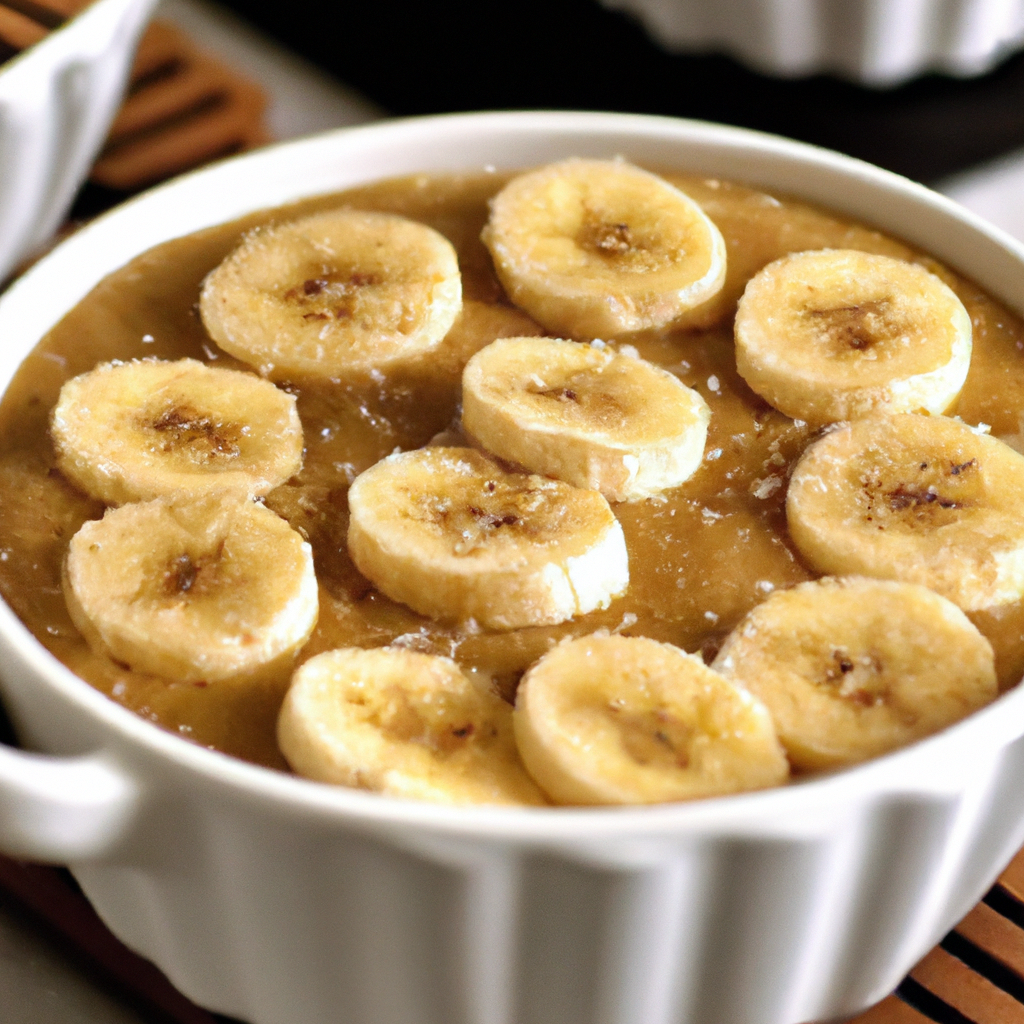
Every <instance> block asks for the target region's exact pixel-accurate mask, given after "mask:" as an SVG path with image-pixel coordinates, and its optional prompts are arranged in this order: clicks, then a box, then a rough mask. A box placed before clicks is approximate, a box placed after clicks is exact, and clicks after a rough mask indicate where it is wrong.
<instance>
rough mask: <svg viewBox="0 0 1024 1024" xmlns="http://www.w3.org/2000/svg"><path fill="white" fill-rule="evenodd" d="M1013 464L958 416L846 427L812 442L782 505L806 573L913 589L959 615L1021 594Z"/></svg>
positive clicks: (1023, 467)
mask: <svg viewBox="0 0 1024 1024" xmlns="http://www.w3.org/2000/svg"><path fill="white" fill-rule="evenodd" d="M1021 509H1024V456H1021V455H1019V454H1018V453H1017V452H1015V451H1014V450H1013V449H1012V448H1010V447H1009V446H1008V445H1005V444H1003V443H1002V442H1001V441H997V440H996V439H995V438H992V437H988V436H986V435H984V434H980V433H978V432H976V431H974V430H972V429H971V428H970V427H968V426H967V425H966V424H964V423H961V422H960V421H959V420H954V419H949V418H947V417H944V416H920V415H913V414H907V413H904V414H897V415H894V416H871V417H866V418H864V419H860V420H854V421H853V422H852V423H849V424H847V425H845V426H843V427H840V428H839V429H836V430H833V431H832V432H831V433H828V434H826V435H825V436H823V437H821V438H820V439H819V440H817V441H815V442H814V444H812V445H811V446H810V447H809V448H808V449H807V451H806V452H805V453H804V455H803V457H802V458H801V459H800V461H799V462H798V463H797V466H796V468H795V470H794V471H793V476H792V479H791V480H790V484H789V491H788V494H787V497H786V516H787V520H788V524H789V531H790V534H791V535H792V538H793V541H794V542H795V543H796V546H797V547H798V548H799V550H800V553H801V554H802V555H803V557H804V559H805V560H806V561H807V562H808V563H809V564H810V565H811V567H812V568H814V569H816V570H817V571H818V572H821V573H827V574H833V575H864V576H873V577H876V578H879V579H894V580H904V581H906V582H908V583H920V584H922V585H923V586H926V587H929V588H931V589H932V590H934V591H935V592H936V593H939V594H941V595H942V596H943V597H947V598H949V600H951V601H953V602H954V603H955V604H957V605H959V607H961V608H963V609H964V610H966V611H974V610H980V609H983V608H991V607H993V606H996V605H1003V604H1008V603H1010V602H1013V601H1016V600H1017V599H1018V598H1020V597H1021V596H1022V595H1024V518H1022V515H1021Z"/></svg>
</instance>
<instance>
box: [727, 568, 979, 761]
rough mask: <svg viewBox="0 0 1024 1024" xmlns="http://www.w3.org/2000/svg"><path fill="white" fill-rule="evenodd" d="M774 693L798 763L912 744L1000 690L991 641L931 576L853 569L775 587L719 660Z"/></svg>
mask: <svg viewBox="0 0 1024 1024" xmlns="http://www.w3.org/2000/svg"><path fill="white" fill-rule="evenodd" d="M711 667H712V668H713V669H715V670H716V671H717V672H721V673H722V674H723V675H724V676H725V677H726V678H728V679H731V680H733V681H734V682H736V683H738V684H740V685H742V686H745V687H746V688H747V689H748V690H750V691H751V693H753V694H754V695H755V696H757V697H759V698H760V699H761V700H762V701H764V703H765V704H766V705H767V707H768V710H769V711H770V712H771V715H772V718H773V719H774V721H775V728H776V729H777V730H778V734H779V739H780V740H782V745H783V746H784V747H785V748H786V752H787V753H788V754H789V758H790V761H791V762H792V764H793V766H794V767H795V768H802V769H807V770H814V769H823V768H841V767H843V766H845V765H851V764H857V763H858V762H860V761H866V760H867V759H868V758H871V757H877V756H878V755H879V754H884V753H886V752H887V751H890V750H895V749H897V748H899V747H902V746H906V744H908V743H912V742H913V741H914V740H918V739H921V738H922V737H924V736H929V735H931V734H932V733H934V732H938V730H939V729H943V728H945V727H946V726H947V725H952V724H953V723H954V722H957V721H959V720H960V719H961V718H964V717H965V716H966V715H969V714H970V713H971V712H972V711H976V710H977V709H978V708H980V707H983V706H984V705H985V704H988V703H989V702H990V701H992V700H994V699H995V697H996V696H997V689H996V677H995V667H994V665H993V658H992V648H991V647H990V646H989V643H988V641H987V640H986V639H985V638H984V637H983V636H982V635H981V634H980V633H979V632H978V630H977V629H976V628H975V627H974V626H973V625H972V623H971V622H970V620H969V619H968V618H967V616H966V615H964V613H963V612H962V611H960V609H959V608H957V607H956V606H955V605H954V604H952V603H951V602H949V601H947V600H946V599H945V598H942V597H939V596H938V594H935V593H933V592H932V591H930V590H927V589H925V588H924V587H921V586H917V585H916V584H913V583H893V582H889V581H883V580H868V579H863V578H856V577H850V578H846V579H822V580H817V581H816V582H813V583H802V584H800V585H799V586H796V587H794V588H793V589H792V590H783V591H777V592H776V593H774V594H772V595H771V597H769V598H768V599H767V600H766V601H765V602H764V603H763V604H760V605H758V606H757V607H756V608H754V610H753V611H752V612H750V614H749V615H747V617H746V618H745V619H744V620H743V621H742V622H741V623H740V624H739V625H738V626H737V627H736V628H735V629H734V630H733V632H732V633H731V634H730V635H729V637H728V638H727V639H726V642H725V644H724V646H723V647H722V649H721V651H720V652H719V654H718V657H717V658H716V659H715V662H714V664H713V665H712V666H711Z"/></svg>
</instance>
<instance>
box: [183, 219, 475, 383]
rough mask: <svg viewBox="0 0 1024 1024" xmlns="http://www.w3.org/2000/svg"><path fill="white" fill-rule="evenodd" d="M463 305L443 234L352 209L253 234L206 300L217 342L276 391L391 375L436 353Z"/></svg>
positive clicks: (220, 271) (212, 282)
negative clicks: (281, 385)
mask: <svg viewBox="0 0 1024 1024" xmlns="http://www.w3.org/2000/svg"><path fill="white" fill-rule="evenodd" d="M461 306H462V281H461V278H460V276H459V265H458V259H457V257H456V255H455V250H454V249H453V248H452V245H451V243H450V242H449V241H448V240H447V239H446V238H445V237H444V236H443V235H440V234H438V232H436V231H434V230H433V229H432V228H428V227H427V226H426V225H424V224H419V223H417V222H415V221H411V220H406V219H405V218H404V217H397V216H394V215H392V214H385V213H366V212H363V211H360V210H347V209H341V210H330V211H328V212H326V213H317V214H314V215H313V216H310V217H304V218H302V219H301V220H296V221H292V222H290V223H287V224H280V225H277V226H275V227H270V228H265V229H263V230H258V231H254V232H252V233H251V234H250V235H248V236H247V237H246V238H245V239H244V240H243V242H242V244H241V245H239V247H238V248H237V249H236V250H235V251H234V252H233V253H231V255H230V256H228V257H227V259H225V260H224V262H223V263H221V264H220V266H219V267H217V268H216V269H215V270H214V271H212V272H211V273H210V274H209V275H208V276H207V278H206V281H205V282H204V283H203V290H202V294H201V296H200V300H199V311H200V313H201V315H202V318H203V323H204V324H205V325H206V329H207V331H209V333H210V337H211V338H213V340H214V341H215V342H217V344H218V345H220V347H221V348H223V349H224V350H225V351H226V352H230V353H231V354H232V355H233V356H235V357H237V358H238V359H241V360H242V361H243V362H246V363H249V364H250V365H252V366H255V367H257V368H258V369H259V371H260V373H262V374H263V375H264V376H266V377H270V378H271V379H273V380H292V379H294V380H303V379H306V380H309V379H312V380H324V379H335V378H343V377H346V376H349V375H352V374H366V373H369V372H371V371H374V370H377V371H380V372H387V371H388V370H389V369H392V368H394V367H395V366H396V365H398V364H401V363H403V362H406V361H409V360H413V359H416V358H418V357H421V356H423V355H424V354H425V353H428V352H430V351H432V350H433V349H435V348H436V347H437V346H438V345H439V344H440V343H441V341H442V339H443V338H444V336H445V335H446V334H447V333H448V329H449V328H450V327H451V326H452V324H453V323H454V322H455V318H456V317H457V316H458V314H459V310H460V308H461Z"/></svg>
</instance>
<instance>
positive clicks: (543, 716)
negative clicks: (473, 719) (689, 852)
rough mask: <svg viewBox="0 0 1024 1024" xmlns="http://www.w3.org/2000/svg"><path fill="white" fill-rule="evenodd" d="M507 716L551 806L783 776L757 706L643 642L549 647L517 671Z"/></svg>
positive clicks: (678, 793) (667, 796) (604, 639)
mask: <svg viewBox="0 0 1024 1024" xmlns="http://www.w3.org/2000/svg"><path fill="white" fill-rule="evenodd" d="M514 721H515V730H516V742H517V743H518V744H519V752H520V755H521V756H522V758H523V762H524V764H525V765H526V769H527V771H529V773H530V774H531V775H532V776H533V777H534V779H536V781H537V783H538V784H539V785H540V787H541V789H543V790H544V792H545V793H547V794H548V796H549V797H551V798H552V799H553V800H554V801H555V802H557V803H565V804H627V803H628V804H632V803H661V802H663V801H668V800H692V799H695V798H697V797H706V796H716V795H719V794H724V793H736V792H739V791H742V790H748V789H762V788H764V787H766V786H775V785H778V784H779V783H781V782H784V781H785V779H786V776H787V775H788V774H789V765H788V764H787V763H786V757H785V755H784V754H783V752H782V747H781V746H780V745H779V741H778V740H777V739H776V736H775V729H774V728H773V726H772V721H771V718H770V717H769V715H768V712H767V711H766V710H765V708H764V706H763V705H762V704H761V702H760V701H758V700H757V699H755V698H754V697H752V696H751V695H750V694H749V693H747V692H746V691H745V690H743V689H742V688H740V687H738V686H736V685H735V684H733V683H731V682H729V681H728V680H726V679H723V678H722V677H721V676H720V675H718V674H716V673H714V672H712V671H711V670H710V669H709V668H707V666H705V664H704V662H703V661H701V659H700V658H698V657H695V656H694V655H691V654H686V653H685V652H683V651H681V650H679V648H677V647H672V646H670V645H669V644H662V643H658V642H657V641H655V640H648V639H647V638H645V637H624V636H601V635H596V634H595V635H593V636H588V637H583V638H582V639H579V640H572V641H570V642H568V643H563V644H560V645H559V646H558V647H556V648H554V650H552V651H550V652H549V653H548V654H546V655H544V657H543V658H541V659H540V661H538V662H537V664H536V665H534V666H533V667H532V668H531V669H530V670H529V671H528V672H527V673H526V675H525V676H524V677H523V679H522V682H521V683H520V684H519V691H518V693H517V695H516V709H515V715H514Z"/></svg>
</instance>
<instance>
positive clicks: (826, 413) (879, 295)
mask: <svg viewBox="0 0 1024 1024" xmlns="http://www.w3.org/2000/svg"><path fill="white" fill-rule="evenodd" d="M970 362H971V318H970V315H969V314H968V312H967V310H966V309H964V305H963V303H962V302H961V301H960V300H959V299H958V298H957V297H956V295H955V293H954V292H953V291H952V289H950V288H949V287H947V286H946V285H945V284H944V283H943V282H942V281H940V280H939V278H937V277H936V276H935V275H934V274H930V273H929V272H928V271H927V270H925V269H924V267H920V266H918V265H917V264H914V263H906V262H904V261H903V260H896V259H892V258H891V257H889V256H876V255H875V254H873V253H867V252H859V251H857V250H853V249H822V250H819V251H815V252H801V253H795V254H793V255H791V256H785V257H783V258H782V259H780V260H776V261H775V262H774V263H770V264H768V266H767V267H765V268H764V269H763V270H761V271H760V273H758V274H755V275H754V277H753V278H751V280H750V282H749V283H748V284H747V288H746V291H745V292H744V293H743V297H742V298H741V299H740V303H739V307H738V309H737V312H736V367H737V369H738V370H739V372H740V375H741V376H742V377H743V378H744V379H745V380H746V382H747V383H748V384H749V385H750V386H751V388H753V390H754V391H756V392H757V393H758V394H759V395H761V396H762V397H763V398H765V399H766V400H767V401H768V402H770V403H771V405H773V406H774V407H775V408H776V409H778V410H779V411H780V412H784V413H785V414H786V415H787V416H792V417H793V418H795V419H802V420H805V421H806V422H807V423H810V424H811V426H814V427H818V426H823V425H825V424H826V423H834V422H836V421H838V420H848V419H853V418H854V417H857V416H864V415H866V414H868V413H870V412H872V411H874V410H880V411H889V412H918V411H922V410H923V411H925V412H930V413H943V412H945V411H946V410H947V409H949V408H950V406H951V405H952V404H953V402H954V401H955V400H956V398H957V396H958V395H959V394H960V389H961V388H962V387H963V384H964V380H965V378H966V377H967V370H968V368H969V366H970Z"/></svg>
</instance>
